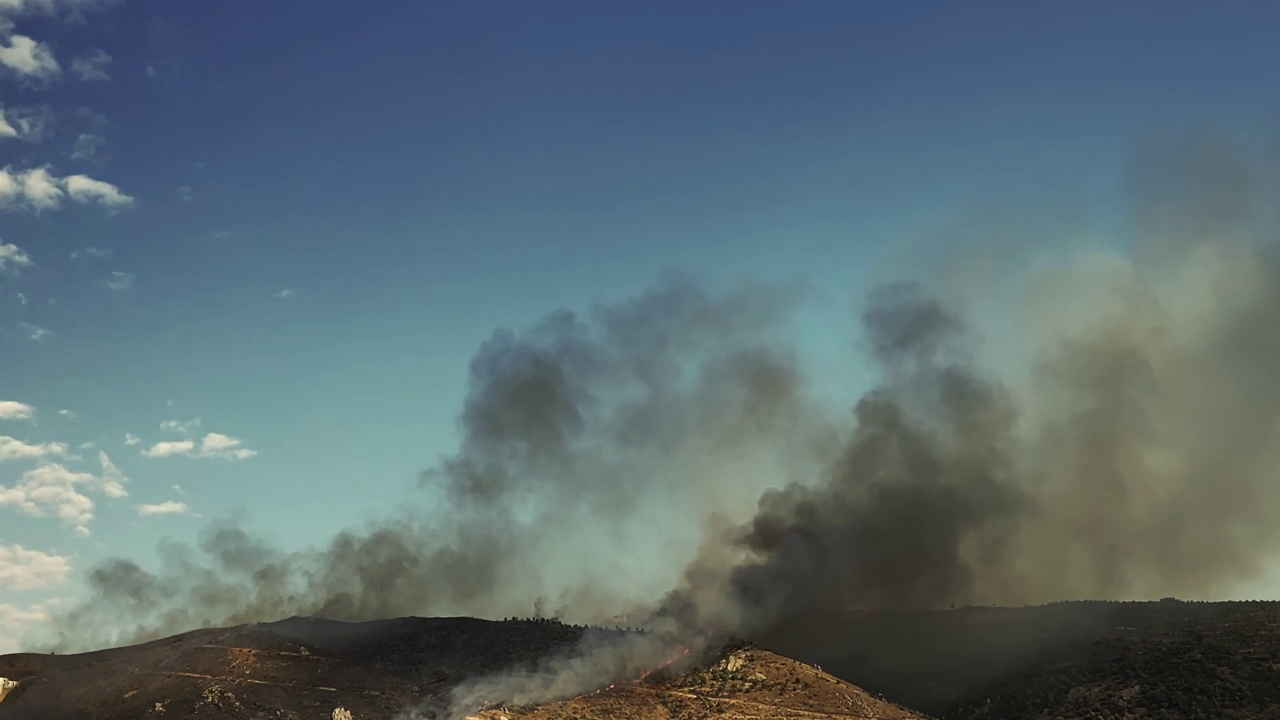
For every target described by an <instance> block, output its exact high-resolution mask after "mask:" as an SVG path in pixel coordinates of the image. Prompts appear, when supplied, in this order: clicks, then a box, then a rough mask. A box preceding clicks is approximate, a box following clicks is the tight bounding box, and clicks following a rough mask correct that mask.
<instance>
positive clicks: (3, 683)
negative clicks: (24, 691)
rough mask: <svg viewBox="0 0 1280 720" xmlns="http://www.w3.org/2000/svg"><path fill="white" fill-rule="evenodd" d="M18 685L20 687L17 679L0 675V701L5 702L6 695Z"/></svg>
mask: <svg viewBox="0 0 1280 720" xmlns="http://www.w3.org/2000/svg"><path fill="white" fill-rule="evenodd" d="M16 687H18V683H17V682H16V681H14V680H10V679H9V678H3V677H0V702H4V696H5V695H8V694H9V693H10V692H12V691H13V689H14V688H16Z"/></svg>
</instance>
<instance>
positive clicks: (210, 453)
mask: <svg viewBox="0 0 1280 720" xmlns="http://www.w3.org/2000/svg"><path fill="white" fill-rule="evenodd" d="M243 444H244V442H243V441H242V440H240V439H239V438H234V437H231V436H230V435H223V434H222V433H215V432H211V433H208V434H206V435H205V436H204V437H203V438H201V439H200V442H199V444H197V443H196V441H194V440H166V441H163V442H158V443H156V444H155V445H152V446H151V448H150V449H148V450H144V451H143V453H142V454H143V455H144V456H145V457H149V458H166V457H175V456H179V455H180V456H184V457H194V458H222V459H224V460H248V459H249V458H252V457H255V456H257V454H258V452H257V451H256V450H250V449H249V448H246V447H242V445H243Z"/></svg>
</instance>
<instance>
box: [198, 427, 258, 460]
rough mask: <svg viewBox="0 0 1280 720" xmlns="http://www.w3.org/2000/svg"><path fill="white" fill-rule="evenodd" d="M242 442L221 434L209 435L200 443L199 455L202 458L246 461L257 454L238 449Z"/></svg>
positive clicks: (252, 451)
mask: <svg viewBox="0 0 1280 720" xmlns="http://www.w3.org/2000/svg"><path fill="white" fill-rule="evenodd" d="M242 444H243V443H242V441H241V440H240V439H239V438H233V437H231V436H230V435H223V434H222V433H213V432H211V433H209V434H208V435H205V436H204V439H203V440H201V441H200V455H201V456H202V457H221V458H228V459H231V460H248V459H249V458H251V457H253V456H255V455H257V454H258V453H257V452H256V451H254V450H250V449H248V448H244V447H240V446H241V445H242Z"/></svg>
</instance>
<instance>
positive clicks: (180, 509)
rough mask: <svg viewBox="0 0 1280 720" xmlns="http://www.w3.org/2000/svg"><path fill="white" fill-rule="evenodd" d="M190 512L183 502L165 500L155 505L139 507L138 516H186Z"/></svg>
mask: <svg viewBox="0 0 1280 720" xmlns="http://www.w3.org/2000/svg"><path fill="white" fill-rule="evenodd" d="M190 512H191V508H189V507H187V504H186V503H184V502H179V501H177V500H166V501H165V502H162V503H157V504H155V505H139V506H138V514H139V515H141V516H142V517H150V516H152V515H187V514H189V513H190Z"/></svg>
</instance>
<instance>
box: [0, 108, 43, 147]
mask: <svg viewBox="0 0 1280 720" xmlns="http://www.w3.org/2000/svg"><path fill="white" fill-rule="evenodd" d="M53 126H54V118H53V108H52V107H50V106H48V105H23V106H19V107H11V108H8V109H5V108H3V107H0V137H8V138H18V139H21V140H26V141H28V142H33V143H36V142H40V141H41V140H43V139H44V137H45V136H46V135H48V134H49V132H50V131H51V130H52V129H53Z"/></svg>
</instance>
